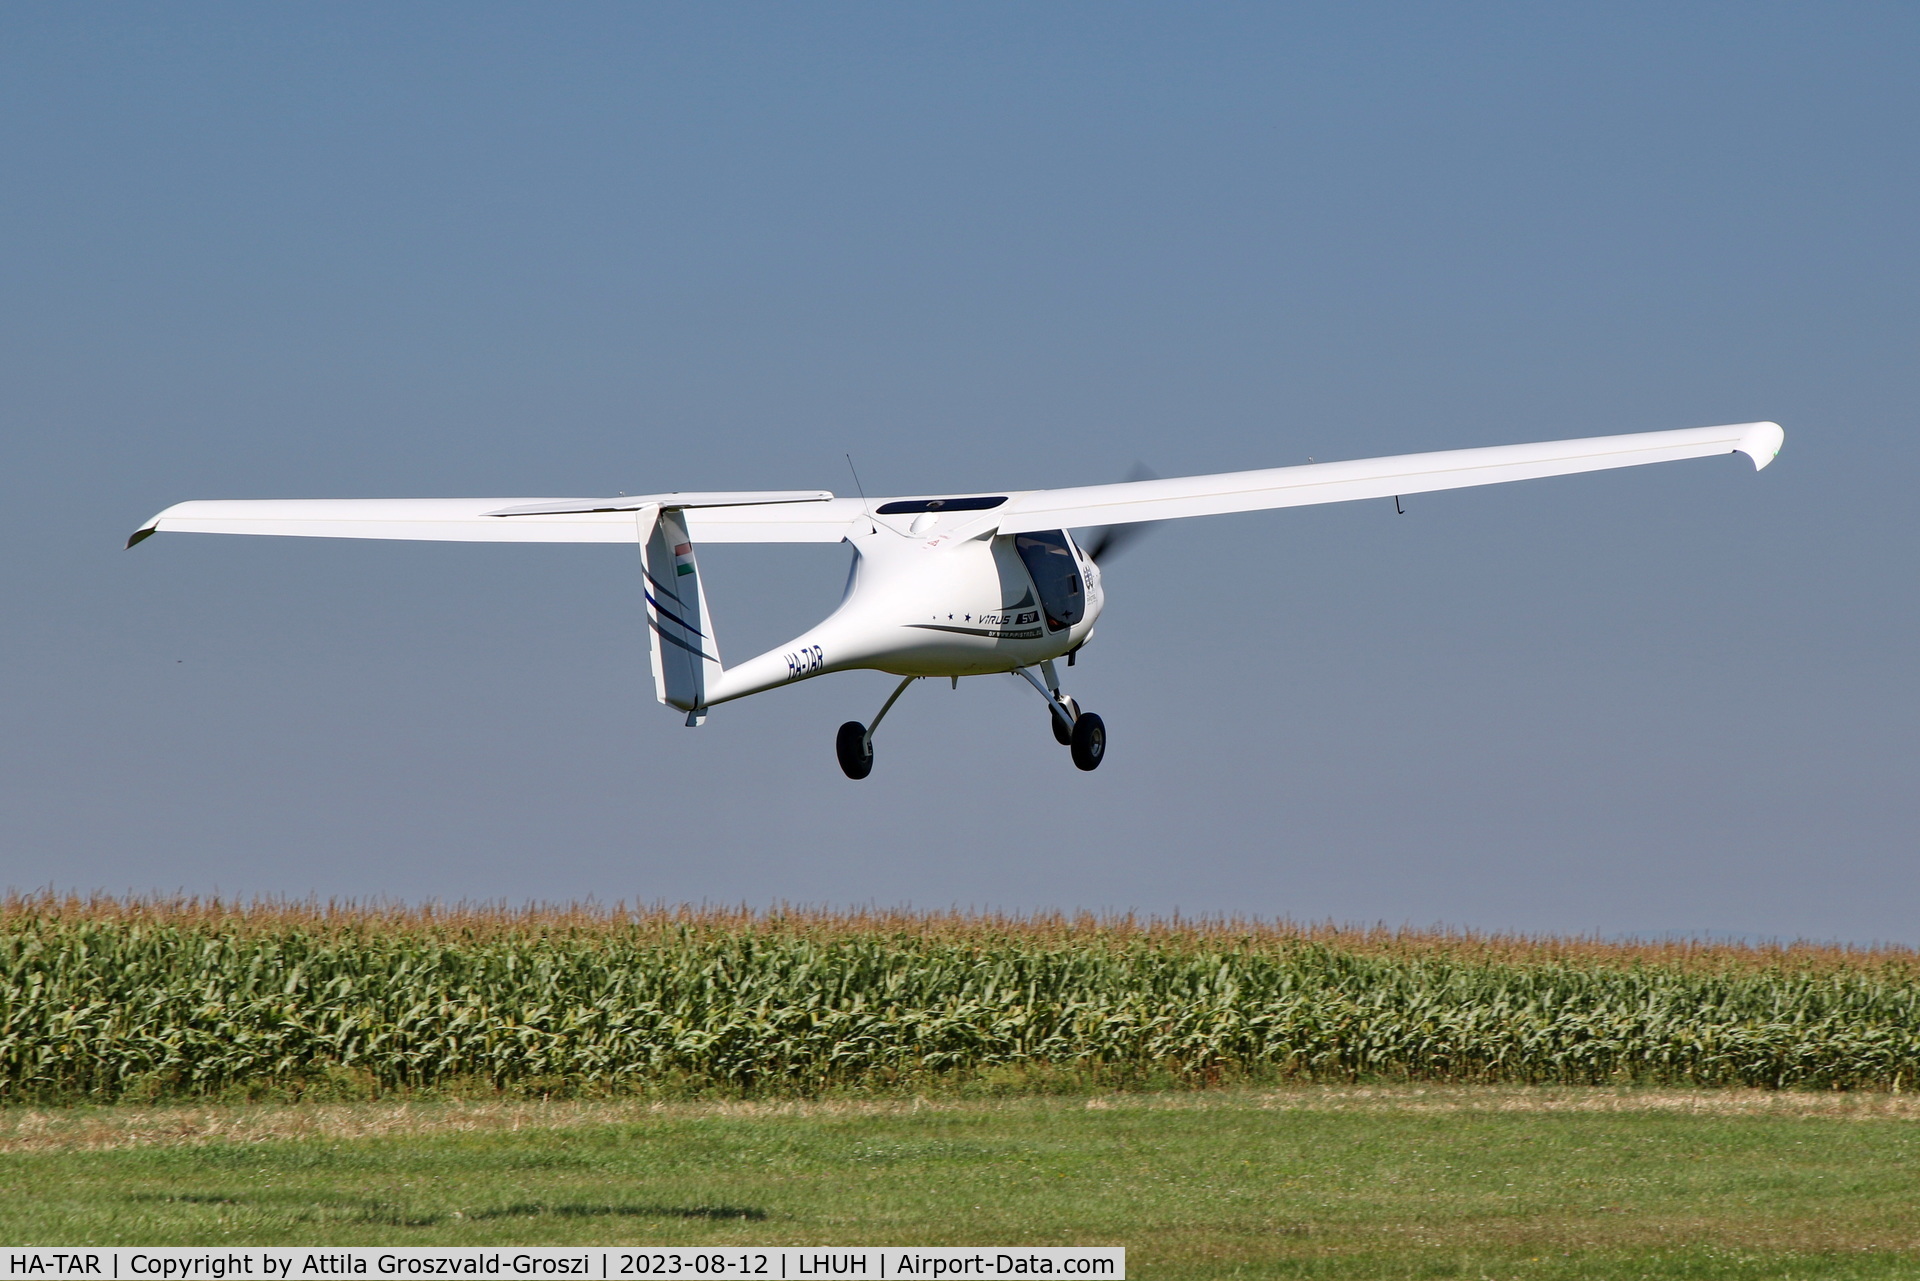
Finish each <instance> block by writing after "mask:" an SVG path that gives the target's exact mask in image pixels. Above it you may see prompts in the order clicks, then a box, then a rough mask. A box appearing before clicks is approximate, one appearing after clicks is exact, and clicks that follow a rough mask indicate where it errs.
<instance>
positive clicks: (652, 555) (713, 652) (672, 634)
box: [637, 506, 720, 725]
mask: <svg viewBox="0 0 1920 1281" xmlns="http://www.w3.org/2000/svg"><path fill="white" fill-rule="evenodd" d="M637 519H638V522H639V536H640V560H641V567H642V569H643V570H644V571H645V574H646V583H645V584H644V586H645V590H646V594H647V627H648V629H649V631H651V632H652V642H653V643H652V646H651V648H652V651H653V688H654V691H655V693H657V694H658V695H659V697H660V701H661V702H663V703H665V704H667V705H668V706H669V707H677V708H679V709H680V710H681V711H683V712H685V713H686V714H687V724H688V725H698V724H700V723H701V722H702V721H704V720H705V719H706V718H707V691H708V690H709V689H711V688H713V686H714V685H715V683H716V682H718V680H719V679H720V647H719V644H718V643H717V642H716V641H715V640H714V638H713V616H712V615H711V614H709V613H708V612H707V591H706V588H705V587H704V586H703V585H702V584H701V582H700V565H699V561H698V560H697V559H696V557H695V556H694V552H693V539H692V538H691V537H689V536H688V533H687V522H686V518H685V516H684V515H683V514H682V513H681V512H680V511H679V510H678V509H677V508H671V507H669V508H665V509H662V508H660V507H654V506H648V507H644V508H642V509H641V510H640V511H639V513H638V516H637Z"/></svg>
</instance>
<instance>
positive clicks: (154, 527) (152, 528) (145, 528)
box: [127, 516, 160, 547]
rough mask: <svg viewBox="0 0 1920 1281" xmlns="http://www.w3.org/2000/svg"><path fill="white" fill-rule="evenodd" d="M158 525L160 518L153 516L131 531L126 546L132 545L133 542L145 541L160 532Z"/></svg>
mask: <svg viewBox="0 0 1920 1281" xmlns="http://www.w3.org/2000/svg"><path fill="white" fill-rule="evenodd" d="M159 526H160V518H159V517H158V516H155V517H154V518H153V519H152V520H150V521H148V522H147V523H146V524H144V525H142V526H140V528H138V529H136V530H134V531H133V536H132V537H131V538H129V539H127V546H128V547H132V546H133V545H134V544H135V543H141V542H145V541H146V540H147V539H149V538H152V537H153V536H154V535H155V534H157V533H159V532H160V528H159Z"/></svg>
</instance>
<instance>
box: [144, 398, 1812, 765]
mask: <svg viewBox="0 0 1920 1281" xmlns="http://www.w3.org/2000/svg"><path fill="white" fill-rule="evenodd" d="M1784 439H1785V433H1784V432H1782V431H1781V429H1780V427H1779V426H1778V425H1777V424H1775V423H1764V422H1763V423H1740V424H1737V425H1735V426H1730V427H1698V428H1689V429H1686V430H1683V431H1656V432H1643V433H1638V434H1635V435H1628V436H1595V437H1589V438H1587V439H1584V440H1558V441H1548V442H1545V443H1540V444H1530V445H1499V446H1495V447H1493V448H1488V449H1456V450H1447V451H1444V452H1440V453H1430V454H1403V455H1400V456H1398V457H1393V458H1369V459H1361V460H1358V461H1353V462H1336V463H1309V464H1306V465H1304V466H1298V467H1275V468H1271V469H1268V470H1263V471H1241V472H1226V473H1222V474H1219V475H1213V476H1183V477H1178V478H1175V479H1170V480H1135V481H1127V482H1124V483H1120V484H1113V485H1089V486H1085V487H1082V488H1077V489H1036V490H1028V491H1026V492H1012V491H1009V492H1007V493H999V494H947V495H942V496H938V497H930V498H887V499H880V500H876V501H873V502H868V501H867V500H865V499H863V498H836V497H834V495H832V494H830V493H827V492H825V491H823V490H796V491H776V492H770V493H673V494H645V495H639V496H635V497H626V496H622V497H618V498H557V499H556V498H545V499H532V498H445V499H442V498H400V499H387V498H376V499H345V500H331V499H327V500H304V499H302V500H287V501H268V502H187V503H179V504H176V505H175V506H172V507H169V508H167V509H166V510H165V511H163V512H161V513H160V514H159V515H158V516H155V517H154V518H153V519H152V520H150V521H148V522H147V523H146V524H144V525H142V526H141V527H140V528H139V529H138V530H136V531H135V532H134V534H133V536H132V537H131V538H130V539H128V540H127V546H129V547H131V546H133V545H134V544H135V543H138V542H140V541H141V540H142V539H145V538H147V537H148V536H150V535H152V534H155V533H162V532H175V531H178V532H183V533H200V534H289V535H296V536H302V537H309V538H409V539H444V540H451V541H459V542H531V543H633V544H636V545H637V546H638V547H639V548H640V559H641V570H642V573H643V575H644V582H643V584H642V591H643V593H644V595H645V598H646V608H647V623H648V625H649V626H650V627H651V629H652V638H651V648H652V652H653V680H654V688H655V690H656V691H657V693H658V694H659V698H660V701H661V702H662V703H665V704H667V705H668V706H670V707H673V708H676V709H678V710H679V711H682V712H684V713H686V723H687V724H688V725H699V724H701V723H703V722H704V721H705V720H706V717H707V712H708V709H709V708H712V707H714V706H716V705H717V704H720V703H725V702H730V701H732V700H733V699H736V698H745V697H746V696H747V695H749V694H758V693H760V692H761V691H763V690H769V689H773V688H775V687H777V686H781V685H790V684H792V683H794V682H795V681H801V680H808V679H810V678H812V677H815V676H823V675H825V674H826V673H828V672H843V671H851V670H855V669H860V668H871V669H874V670H877V671H882V672H888V673H891V674H893V675H895V676H898V677H900V678H901V681H900V684H899V685H898V686H897V687H896V688H895V689H894V691H893V694H892V696H891V697H889V698H888V699H887V701H886V703H885V704H884V705H883V706H882V707H881V708H880V710H879V712H878V713H877V714H875V716H874V718H873V720H872V722H871V723H869V724H865V725H863V724H861V723H860V722H858V721H849V722H847V723H846V724H844V725H842V726H841V727H840V732H839V737H838V740H837V743H836V748H837V751H838V754H839V758H840V767H841V768H842V769H843V770H845V771H846V774H847V776H848V777H849V778H865V777H866V776H867V775H868V773H870V772H871V771H872V769H873V733H874V730H876V729H877V728H879V725H880V722H881V720H882V719H883V718H884V717H885V716H886V714H887V712H888V711H889V710H891V709H892V707H893V705H894V703H895V701H897V700H898V699H899V697H900V695H901V694H903V693H904V692H906V688H907V686H908V685H910V684H912V683H913V682H914V681H916V680H919V679H921V678H923V677H928V676H946V677H951V678H952V679H953V681H954V682H955V683H956V684H957V683H958V682H959V679H960V678H961V677H962V676H978V675H983V674H986V673H992V672H1013V673H1017V674H1018V675H1020V676H1022V677H1024V678H1025V679H1026V680H1027V681H1028V683H1030V684H1031V685H1032V686H1033V688H1034V689H1035V690H1036V691H1037V692H1038V693H1039V695H1040V697H1041V698H1043V699H1045V700H1046V702H1047V706H1048V708H1049V713H1050V717H1051V720H1052V726H1053V732H1054V736H1055V737H1056V738H1058V739H1059V740H1060V742H1061V743H1062V744H1063V745H1065V746H1068V747H1070V748H1071V749H1072V754H1073V763H1074V764H1075V765H1077V766H1079V767H1080V768H1081V769H1083V770H1090V769H1094V768H1097V767H1098V766H1099V764H1100V761H1101V760H1102V758H1103V757H1104V756H1105V755H1106V745H1107V731H1106V726H1105V724H1104V723H1102V721H1101V719H1100V717H1099V716H1097V715H1095V714H1094V713H1092V712H1083V711H1081V710H1080V708H1079V706H1078V704H1076V703H1075V702H1074V700H1073V699H1072V698H1071V697H1069V696H1068V695H1066V694H1064V693H1062V692H1061V689H1060V678H1059V672H1058V669H1057V668H1056V666H1055V663H1056V660H1058V659H1061V658H1064V659H1066V660H1067V665H1068V666H1072V665H1073V661H1074V658H1075V656H1076V655H1077V654H1078V653H1079V651H1080V648H1081V647H1082V646H1083V645H1085V644H1086V643H1087V642H1088V641H1089V640H1090V639H1092V636H1093V628H1094V624H1095V623H1096V622H1097V621H1098V620H1099V618H1100V610H1101V607H1102V606H1103V605H1104V604H1105V601H1106V596H1105V592H1104V591H1103V590H1102V588H1101V584H1100V567H1099V564H1098V562H1099V560H1100V558H1101V556H1102V555H1104V554H1105V553H1106V552H1107V551H1108V550H1110V549H1111V548H1113V547H1114V546H1116V545H1118V543H1119V542H1120V541H1121V540H1122V538H1123V537H1124V535H1125V534H1126V533H1127V532H1128V531H1129V530H1137V529H1139V528H1141V527H1142V525H1143V524H1144V523H1146V522H1153V521H1162V520H1172V519H1176V518H1181V517H1187V516H1213V515H1219V514H1222V513H1226V512H1243V511H1256V510H1260V509H1263V508H1269V507H1302V506H1307V505H1310V504H1314V503H1338V502H1349V501H1353V500H1356V499H1363V498H1395V499H1398V497H1400V496H1402V495H1406V494H1419V493H1428V492H1431V491H1434V490H1441V489H1459V488H1463V487H1466V486H1470V485H1491V484H1497V483H1499V482H1501V481H1509V480H1528V479H1532V478H1534V477H1539V476H1564V475H1568V474H1571V473H1574V472H1586V471H1601V470H1604V469H1607V468H1611V467H1633V466H1638V465H1640V464H1642V463H1660V462H1671V461H1674V460H1676V459H1682V458H1700V457H1705V456H1707V455H1709V454H1728V453H1736V452H1737V453H1743V454H1745V455H1747V456H1748V457H1749V458H1750V459H1752V460H1753V465H1754V469H1755V470H1758V469H1760V468H1762V467H1765V466H1766V465H1767V464H1768V463H1770V462H1772V461H1773V459H1774V456H1775V455H1776V454H1778V453H1779V452H1780V446H1781V443H1782V441H1783V440H1784ZM1088 528H1097V532H1095V533H1094V534H1093V535H1092V536H1091V537H1090V538H1089V540H1088V545H1082V544H1081V543H1080V542H1078V541H1077V540H1076V539H1075V538H1074V537H1073V535H1072V534H1071V533H1070V532H1068V531H1069V530H1072V529H1088ZM837 542H846V543H849V544H851V545H852V547H853V566H852V570H851V572H850V573H849V575H848V578H847V587H846V592H845V594H844V596H843V597H842V599H841V602H840V607H839V609H837V610H835V611H834V612H833V613H832V614H831V615H830V616H828V617H827V619H826V620H825V621H823V622H821V623H820V624H819V625H818V626H816V627H814V628H813V629H811V630H810V631H807V632H805V633H803V634H801V635H800V636H797V637H795V638H794V639H793V640H791V641H789V642H787V643H786V644H785V645H782V646H780V647H779V648H777V649H772V650H769V651H767V652H766V653H764V654H762V655H760V656H759V657H758V658H751V659H748V660H747V661H746V662H744V663H741V664H739V665H738V666H735V667H728V666H726V665H724V664H723V663H722V662H721V661H720V648H719V646H718V644H717V643H716V642H715V640H714V635H713V622H712V615H711V614H710V613H709V612H708V610H707V596H706V589H705V588H704V587H703V586H702V584H701V580H700V570H699V562H698V558H697V557H696V555H695V552H694V548H695V547H696V546H698V545H699V544H700V543H837Z"/></svg>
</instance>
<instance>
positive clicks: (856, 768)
mask: <svg viewBox="0 0 1920 1281" xmlns="http://www.w3.org/2000/svg"><path fill="white" fill-rule="evenodd" d="M919 679H920V678H919V677H918V676H909V677H907V679H905V680H903V681H901V682H900V684H899V685H898V686H896V687H895V688H894V691H893V694H892V696H891V697H889V698H888V699H887V701H886V702H885V703H883V704H881V706H880V711H879V713H878V714H877V715H875V716H874V718H873V724H871V725H862V724H861V723H860V722H859V721H848V722H847V723H846V724H845V725H842V726H841V727H840V732H839V733H838V734H836V735H834V739H833V754H834V755H835V756H838V757H839V758H840V772H841V773H843V774H845V775H846V776H847V777H848V778H865V777H866V776H867V775H869V774H871V773H873V731H875V730H877V729H879V728H880V722H881V721H883V720H885V719H886V716H887V713H888V712H890V711H892V710H893V705H894V704H895V703H897V702H899V701H900V696H901V695H902V694H904V693H906V692H907V686H909V685H911V684H913V683H914V682H915V681H917V680H919Z"/></svg>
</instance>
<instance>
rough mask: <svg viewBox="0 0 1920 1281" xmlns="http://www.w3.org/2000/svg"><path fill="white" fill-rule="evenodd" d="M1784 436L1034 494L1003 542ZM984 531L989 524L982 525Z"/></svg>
mask: <svg viewBox="0 0 1920 1281" xmlns="http://www.w3.org/2000/svg"><path fill="white" fill-rule="evenodd" d="M1785 439H1786V433H1785V432H1783V431H1782V430H1781V429H1780V425H1779V424H1778V423H1738V424H1735V425H1733V426H1728V427H1689V428H1685V429H1683V430H1680V431H1649V432H1640V433H1637V434H1635V435H1631V436H1589V437H1586V438H1584V439H1581V440H1550V441H1543V442H1540V443H1538V444H1531V445H1495V446H1493V447H1491V448H1486V449H1449V450H1444V451H1442V452H1439V453H1432V454H1400V455H1397V456H1395V457H1391V458H1362V459H1356V460H1354V461H1351V462H1340V463H1308V464H1305V465H1303V466H1298V467H1273V468H1269V469H1267V470H1264V471H1237V472H1222V473H1220V474H1218V475H1213V476H1179V477H1174V478H1172V479H1168V480H1135V481H1125V482H1122V483H1120V484H1114V485H1087V486H1082V487H1079V488H1074V489H1037V490H1031V491H1029V492H1027V493H1024V494H1020V495H1018V496H1017V497H1015V498H1014V499H1013V500H1012V501H1011V502H1009V503H1008V504H1007V505H1006V506H1005V507H1003V508H1002V509H1001V510H1000V511H998V512H995V513H994V516H996V517H998V519H997V521H995V522H994V523H996V524H997V525H998V526H999V529H1000V532H1001V533H1003V534H1019V533H1026V532H1028V531H1030V530H1042V529H1060V528H1063V527H1082V526H1087V525H1122V524H1127V523H1129V522H1132V521H1140V520H1174V519H1178V518H1180V517H1184V516H1217V515H1224V514H1226V513H1228V512H1244V511H1258V510H1261V509H1263V508H1269V507H1304V506H1307V505H1310V504H1313V503H1343V502H1350V501H1353V500H1356V499H1363V498H1392V497H1394V496H1395V495H1396V494H1424V493H1430V492H1432V491H1434V490H1439V489H1462V488H1465V487H1467V486H1470V485H1496V484H1500V483H1503V482H1505V481H1510V480H1531V479H1534V478H1536V477H1541V476H1566V475H1571V474H1573V473H1576V472H1584V471H1603V470H1606V469H1608V468H1612V467H1638V466H1640V465H1642V464H1644V463H1664V462H1672V461H1674V460H1677V459H1682V458H1704V457H1707V456H1709V455H1712V454H1731V453H1742V454H1746V455H1747V456H1748V457H1749V458H1751V459H1753V465H1754V469H1755V470H1756V471H1757V470H1759V469H1760V468H1762V467H1765V466H1766V465H1767V464H1768V463H1770V462H1772V461H1773V459H1774V456H1775V455H1776V454H1778V453H1779V452H1780V445H1781V443H1782V442H1783V441H1784V440H1785ZM985 523H987V522H986V521H984V520H983V521H982V524H985Z"/></svg>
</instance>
